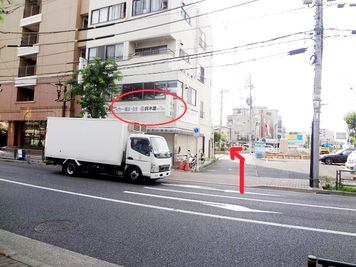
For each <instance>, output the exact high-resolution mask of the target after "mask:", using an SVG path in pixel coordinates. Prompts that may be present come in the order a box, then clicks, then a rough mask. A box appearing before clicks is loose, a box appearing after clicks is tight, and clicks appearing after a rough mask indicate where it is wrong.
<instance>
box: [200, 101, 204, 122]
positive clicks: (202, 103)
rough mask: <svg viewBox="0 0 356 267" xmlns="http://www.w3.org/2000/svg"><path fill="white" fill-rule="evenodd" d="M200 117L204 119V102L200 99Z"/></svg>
mask: <svg viewBox="0 0 356 267" xmlns="http://www.w3.org/2000/svg"><path fill="white" fill-rule="evenodd" d="M200 118H201V119H204V102H203V101H200Z"/></svg>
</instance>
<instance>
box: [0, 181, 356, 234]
mask: <svg viewBox="0 0 356 267" xmlns="http://www.w3.org/2000/svg"><path fill="white" fill-rule="evenodd" d="M0 181H2V182H6V183H12V184H17V185H22V186H26V187H32V188H37V189H43V190H48V191H52V192H58V193H64V194H69V195H75V196H81V197H87V198H91V199H98V200H105V201H110V202H115V203H121V204H127V205H132V206H140V207H146V208H151V209H157V210H164V211H171V212H176V213H181V214H189V215H196V216H201V217H207V218H214V219H223V220H229V221H235V222H244V223H254V224H258V225H266V226H275V227H280V228H286V229H294V230H303V231H310V232H316V233H324V234H334V235H341V236H349V237H355V238H356V233H351V232H342V231H334V230H327V229H319V228H311V227H305V226H297V225H288V224H282V223H273V222H266V221H257V220H250V219H243V218H238V217H230V216H223V215H216V214H209V213H203V212H195V211H189V210H181V209H174V208H167V207H161V206H154V205H148V204H142V203H135V202H130V201H124V200H117V199H111V198H105V197H97V196H92V195H87V194H81V193H76V192H72V191H65V190H59V189H54V188H49V187H44V186H38V185H32V184H26V183H21V182H15V181H11V180H6V179H1V178H0Z"/></svg>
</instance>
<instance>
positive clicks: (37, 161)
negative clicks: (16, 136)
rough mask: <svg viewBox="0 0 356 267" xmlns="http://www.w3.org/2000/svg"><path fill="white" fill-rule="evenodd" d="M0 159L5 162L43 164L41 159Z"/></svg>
mask: <svg viewBox="0 0 356 267" xmlns="http://www.w3.org/2000/svg"><path fill="white" fill-rule="evenodd" d="M0 161H5V162H18V163H23V164H24V163H27V164H40V165H42V164H44V163H43V161H42V160H31V159H29V160H18V159H11V158H1V157H0Z"/></svg>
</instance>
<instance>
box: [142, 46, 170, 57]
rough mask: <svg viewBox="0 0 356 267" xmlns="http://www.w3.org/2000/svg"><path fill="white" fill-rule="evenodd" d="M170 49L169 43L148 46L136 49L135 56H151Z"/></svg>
mask: <svg viewBox="0 0 356 267" xmlns="http://www.w3.org/2000/svg"><path fill="white" fill-rule="evenodd" d="M167 51H168V48H167V45H161V46H155V47H148V48H137V49H135V56H151V55H158V54H166V53H167Z"/></svg>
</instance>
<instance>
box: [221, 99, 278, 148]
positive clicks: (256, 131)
mask: <svg viewBox="0 0 356 267" xmlns="http://www.w3.org/2000/svg"><path fill="white" fill-rule="evenodd" d="M227 121H228V125H230V126H231V142H233V143H246V142H248V141H249V135H250V133H251V134H252V140H260V139H280V138H281V137H282V136H283V133H284V127H283V124H282V120H281V117H280V116H279V115H278V110H276V109H267V107H263V106H256V107H253V109H252V122H251V124H250V109H249V108H248V107H242V108H234V109H233V114H232V115H229V116H228V117H227Z"/></svg>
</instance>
